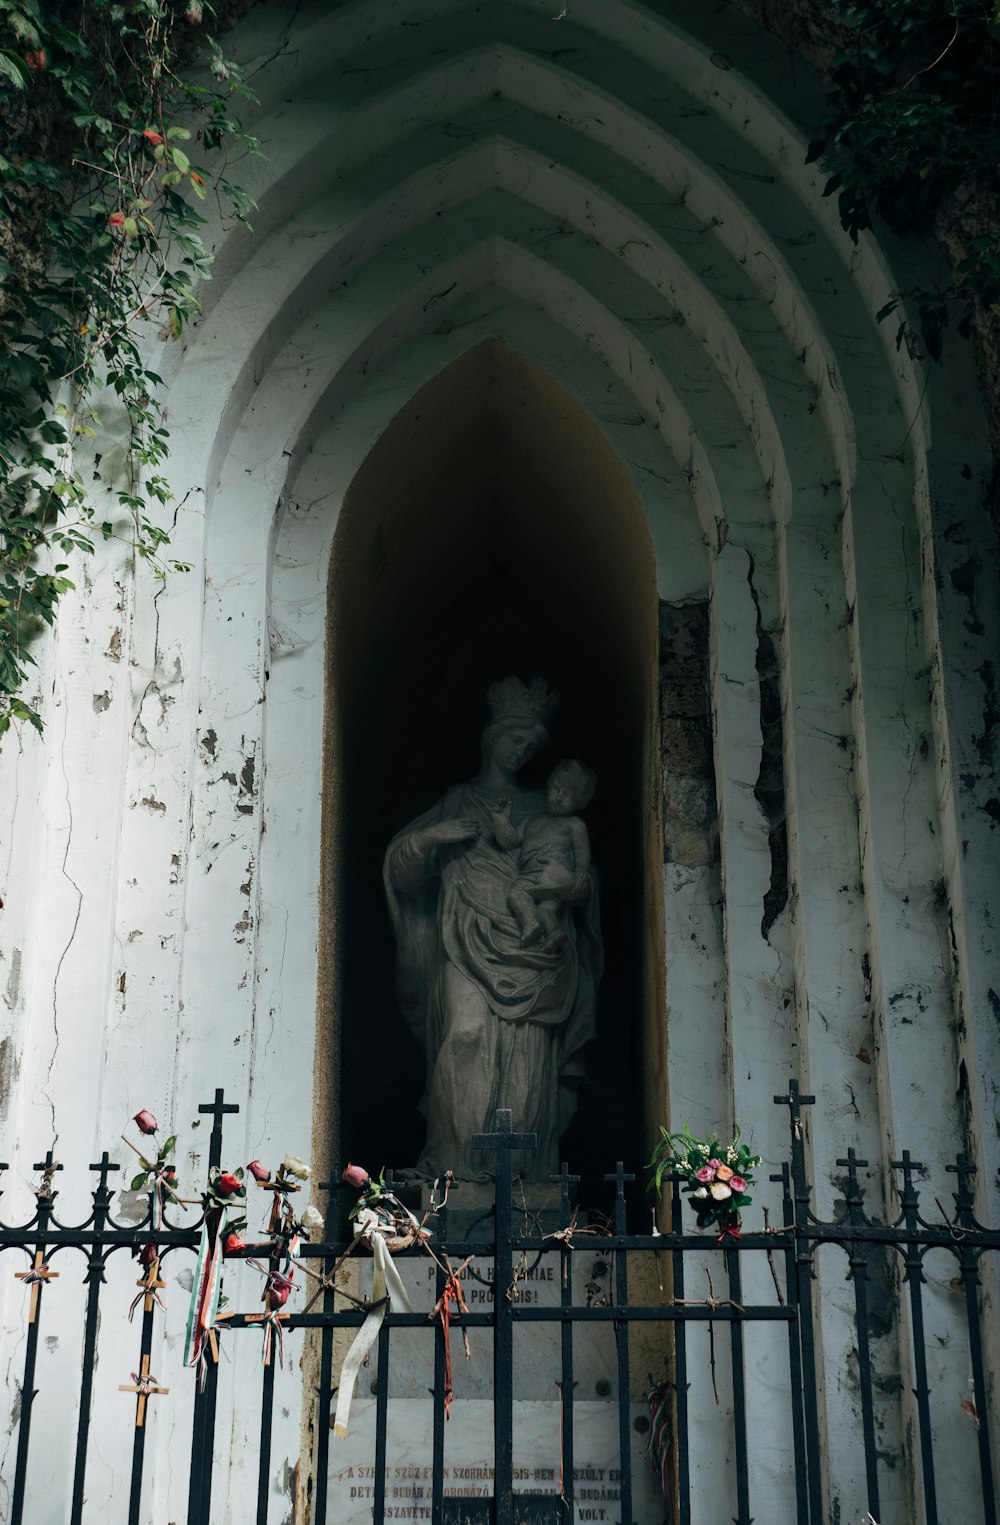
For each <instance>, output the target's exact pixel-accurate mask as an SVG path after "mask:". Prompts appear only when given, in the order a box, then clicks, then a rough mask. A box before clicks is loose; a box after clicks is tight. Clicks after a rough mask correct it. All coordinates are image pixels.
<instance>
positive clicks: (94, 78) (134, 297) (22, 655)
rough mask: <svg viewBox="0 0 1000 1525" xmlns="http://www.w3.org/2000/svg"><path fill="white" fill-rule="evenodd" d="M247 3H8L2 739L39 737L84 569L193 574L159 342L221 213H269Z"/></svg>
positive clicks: (2, 270)
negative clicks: (252, 121)
mask: <svg viewBox="0 0 1000 1525" xmlns="http://www.w3.org/2000/svg"><path fill="white" fill-rule="evenodd" d="M245 5H246V0H243V4H240V3H234V4H229V5H227V6H226V7H225V8H223V7H222V6H221V5H220V6H217V7H213V6H210V5H208V4H202V3H200V0H120V3H115V0H62V3H60V0H52V3H49V4H47V5H45V4H43V3H42V0H0V281H2V286H0V734H2V733H3V732H5V731H7V730H8V729H9V727H10V726H11V724H12V722H17V721H26V722H30V723H31V724H32V725H34V726H36V727H38V728H39V729H41V723H42V722H41V717H40V715H39V714H38V712H37V710H36V709H35V708H33V707H32V705H31V703H29V701H28V699H27V698H26V697H25V686H26V683H27V680H28V677H29V668H30V666H31V665H32V663H33V657H32V653H31V645H32V642H33V640H34V638H35V637H36V636H37V634H38V633H39V631H40V630H41V629H42V628H44V626H45V625H46V624H48V625H51V624H52V623H53V621H54V619H55V616H56V613H57V609H58V605H59V601H60V599H61V598H62V597H63V595H64V594H65V593H66V592H67V591H68V590H69V589H70V588H72V587H73V583H72V581H71V580H70V577H69V575H68V574H69V572H70V571H71V563H70V560H69V559H68V558H70V557H71V556H73V555H74V554H76V553H81V552H83V553H87V552H91V551H93V549H94V547H95V544H97V543H98V542H99V541H101V540H102V539H104V540H108V539H111V538H119V539H122V540H124V541H125V542H126V543H127V544H128V545H129V547H130V548H131V551H132V553H133V554H134V556H135V557H136V558H137V560H138V561H140V562H145V563H147V564H148V565H149V567H150V568H151V570H152V572H153V573H154V575H156V576H165V575H166V573H167V571H168V570H169V569H175V570H183V569H184V568H183V564H182V563H180V562H178V561H176V560H172V559H170V556H169V536H168V532H167V530H166V528H165V527H164V524H163V522H162V510H163V505H165V504H166V503H168V502H169V500H170V497H171V491H170V486H169V482H168V478H167V476H166V473H165V470H164V467H165V463H166V461H167V457H168V452H169V444H170V440H169V431H168V428H167V424H166V421H165V418H164V415H163V411H162V406H161V403H160V401H159V395H160V388H161V386H162V383H161V378H160V376H159V375H158V374H157V372H156V371H155V370H153V369H152V368H151V365H150V361H149V355H150V351H151V349H152V346H151V344H150V340H151V339H152V338H153V336H154V335H155V334H156V333H157V332H158V333H159V335H160V337H162V338H163V339H164V340H165V341H170V340H176V339H178V338H179V337H180V335H181V334H182V333H183V331H184V328H185V325H186V324H188V323H189V322H190V321H191V320H192V318H193V317H195V316H196V314H197V313H198V311H199V303H198V296H197V289H198V285H199V283H200V282H201V281H203V280H204V279H205V278H206V277H207V276H208V275H209V272H210V266H211V254H210V252H209V250H208V248H207V247H206V245H205V242H204V241H203V238H202V232H201V230H202V227H203V225H204V222H205V216H204V212H203V210H202V205H203V203H205V202H206V201H207V200H208V198H209V197H211V198H213V200H214V201H215V203H216V204H217V207H218V209H219V211H220V213H221V214H222V215H223V216H224V217H226V218H235V219H236V220H237V221H238V222H242V223H244V224H246V219H247V216H248V214H249V213H250V211H251V209H252V202H251V201H250V199H249V197H248V196H247V194H246V193H245V192H244V191H243V190H242V189H241V188H240V187H239V185H238V184H236V183H235V181H234V180H233V178H232V175H233V164H234V163H235V162H236V161H237V160H238V159H239V158H240V157H242V156H243V155H245V154H247V153H255V152H257V151H258V145H257V143H256V141H255V139H254V138H253V137H252V136H251V135H250V134H249V133H248V132H247V131H246V130H245V129H244V126H243V124H242V122H241V120H240V117H239V116H238V115H237V113H236V109H235V108H236V107H237V106H238V105H239V103H240V99H241V98H242V99H243V100H247V99H252V96H251V95H250V91H249V90H248V88H247V85H246V82H245V80H244V78H243V76H242V74H241V72H240V70H239V69H238V68H237V67H236V65H235V64H234V63H233V62H232V61H231V60H230V59H228V58H227V57H226V56H225V54H224V53H223V51H222V48H221V46H220V45H219V42H218V41H217V37H216V34H217V32H219V31H220V30H222V29H223V28H224V27H225V25H227V24H228V23H230V22H231V21H232V20H233V19H235V16H236V15H237V14H238V13H239V12H240V10H242V9H244V8H245ZM196 65H197V67H195V66H196ZM102 394H104V395H105V396H107V397H108V398H109V400H110V405H109V408H108V409H105V408H104V407H103V405H102ZM106 414H108V415H110V414H116V415H121V416H123V417H124V420H125V441H124V468H123V467H122V463H121V453H120V451H119V452H115V453H112V452H109V456H110V457H111V458H113V459H114V460H115V464H114V467H113V472H112V469H111V468H108V470H107V480H106V483H105V485H106V486H107V487H108V488H110V489H111V497H110V500H108V498H107V494H102V495H101V497H100V498H98V497H97V494H96V493H95V484H94V482H93V481H91V482H89V483H88V484H87V485H86V486H85V484H84V482H83V480H82V478H81V475H80V471H79V469H78V466H77V464H76V457H77V454H78V452H77V449H76V447H77V446H78V444H79V442H80V441H81V440H84V439H92V440H93V441H94V447H93V457H92V458H93V461H94V462H96V464H97V473H98V477H100V475H101V459H102V455H103V454H104V452H103V451H102V450H101V448H100V447H101V445H102V443H103V442H104V441H103V436H104V434H105V433H106V431H107V430H108V429H109V428H110V426H111V419H110V416H109V417H107V419H106V417H105V415H106ZM118 427H119V423H118V421H117V419H116V421H115V428H116V429H117V428H118ZM116 440H117V435H116ZM95 500H96V501H103V502H106V501H110V502H111V503H112V505H114V507H113V509H112V511H111V513H110V517H107V518H105V517H103V516H101V517H98V515H97V514H96V512H95V508H94V503H95Z"/></svg>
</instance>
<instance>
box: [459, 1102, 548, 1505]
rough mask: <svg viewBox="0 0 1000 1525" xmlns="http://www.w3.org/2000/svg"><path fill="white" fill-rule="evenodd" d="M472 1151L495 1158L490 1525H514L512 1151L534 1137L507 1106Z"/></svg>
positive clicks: (531, 1144) (532, 1143)
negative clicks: (520, 1128)
mask: <svg viewBox="0 0 1000 1525" xmlns="http://www.w3.org/2000/svg"><path fill="white" fill-rule="evenodd" d="M472 1147H473V1149H490V1150H493V1151H495V1153H496V1157H497V1202H496V1224H495V1227H496V1240H495V1243H494V1245H493V1449H494V1458H493V1468H494V1477H493V1491H494V1495H495V1497H494V1509H495V1516H494V1525H514V1438H513V1427H514V1305H513V1303H512V1302H511V1300H510V1298H509V1297H508V1296H507V1294H508V1292H509V1291H510V1288H511V1282H512V1280H513V1267H514V1247H513V1244H512V1239H513V1232H514V1231H513V1217H512V1212H511V1196H512V1193H513V1190H514V1176H513V1168H512V1167H513V1158H512V1152H513V1150H515V1149H536V1148H537V1147H538V1139H537V1137H536V1135H535V1134H534V1133H514V1132H513V1130H512V1127H511V1114H510V1111H509V1110H508V1109H507V1108H505V1107H499V1108H498V1109H497V1112H496V1121H495V1122H494V1131H493V1132H492V1133H475V1134H473V1137H472Z"/></svg>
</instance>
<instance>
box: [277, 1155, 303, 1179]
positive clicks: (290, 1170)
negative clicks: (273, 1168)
mask: <svg viewBox="0 0 1000 1525" xmlns="http://www.w3.org/2000/svg"><path fill="white" fill-rule="evenodd" d="M282 1164H283V1165H284V1169H285V1175H286V1176H295V1177H297V1179H298V1180H300V1181H308V1179H309V1166H308V1165H306V1164H305V1163H304V1162H303V1161H302V1160H300V1159H299V1157H298V1155H295V1154H286V1155H285V1158H284V1160H283V1161H282Z"/></svg>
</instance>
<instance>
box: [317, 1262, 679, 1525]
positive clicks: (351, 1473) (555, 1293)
mask: <svg viewBox="0 0 1000 1525" xmlns="http://www.w3.org/2000/svg"><path fill="white" fill-rule="evenodd" d="M651 1258H652V1257H650V1259H651ZM348 1264H349V1265H351V1273H350V1274H351V1280H352V1285H351V1287H350V1290H351V1291H352V1292H353V1294H354V1295H355V1296H370V1293H371V1287H370V1281H371V1265H370V1262H368V1263H365V1262H360V1261H355V1262H353V1263H351V1262H349V1263H348ZM396 1264H397V1266H398V1268H399V1270H400V1273H401V1275H402V1276H403V1279H404V1281H405V1283H406V1287H407V1291H408V1293H409V1296H410V1300H411V1302H412V1304H413V1307H414V1309H417V1310H419V1309H427V1310H428V1311H429V1310H430V1309H431V1308H433V1306H434V1302H435V1299H436V1296H437V1293H436V1287H435V1275H436V1268H435V1266H434V1264H433V1262H432V1261H431V1260H430V1258H429V1257H428V1258H426V1259H424V1258H423V1257H420V1258H412V1257H409V1258H406V1259H402V1258H400V1259H398V1260H397V1262H396ZM571 1266H572V1276H573V1300H574V1302H575V1303H577V1304H578V1305H580V1304H585V1303H587V1302H588V1301H594V1302H597V1303H607V1302H610V1300H611V1296H610V1294H611V1285H612V1270H611V1264H610V1259H609V1257H607V1256H606V1255H605V1254H602V1252H601V1249H600V1241H599V1240H595V1241H594V1249H590V1248H589V1247H587V1248H579V1249H577V1250H576V1251H575V1252H574V1254H573V1257H572V1261H571ZM345 1269H346V1268H345ZM493 1272H494V1268H493V1262H492V1260H491V1259H489V1258H486V1257H484V1258H482V1259H477V1260H476V1261H474V1262H473V1263H472V1265H471V1266H470V1267H469V1269H468V1270H467V1271H466V1272H465V1274H464V1275H463V1278H462V1287H463V1292H464V1295H465V1300H466V1303H467V1306H468V1308H469V1310H470V1312H473V1313H478V1312H483V1311H487V1310H488V1309H489V1308H490V1307H491V1306H492V1302H493V1296H494V1287H493ZM560 1275H561V1260H560V1256H559V1255H558V1254H554V1253H548V1254H544V1255H537V1254H529V1255H527V1256H526V1257H525V1258H524V1260H523V1261H522V1262H521V1263H520V1264H515V1274H514V1283H513V1288H514V1292H515V1294H516V1298H517V1300H518V1301H519V1302H521V1303H522V1304H524V1305H527V1306H541V1307H556V1306H558V1304H559V1302H560V1291H561V1289H560V1284H559V1277H560ZM647 1330H648V1326H647V1329H644V1330H641V1331H640V1330H638V1329H634V1330H633V1332H632V1334H631V1336H630V1352H631V1354H632V1358H633V1372H634V1377H633V1383H634V1385H633V1390H632V1393H631V1394H630V1398H631V1402H630V1404H629V1411H630V1415H631V1419H632V1421H633V1423H632V1424H630V1427H629V1436H630V1441H631V1467H632V1490H633V1518H634V1519H635V1520H642V1521H651V1520H658V1519H660V1518H661V1517H662V1511H663V1500H662V1497H661V1495H660V1492H659V1487H658V1485H657V1482H656V1479H655V1477H654V1474H653V1469H652V1467H651V1465H650V1461H649V1458H648V1457H647V1456H646V1455H645V1454H644V1453H645V1449H646V1442H647V1438H648V1424H647V1423H646V1422H645V1421H647V1420H648V1412H649V1411H648V1409H647V1406H646V1404H645V1402H644V1401H642V1397H641V1395H642V1393H643V1392H644V1391H645V1387H646V1385H648V1384H647V1383H646V1380H645V1371H646V1368H647V1367H650V1366H653V1365H654V1364H655V1365H656V1366H657V1367H659V1365H660V1364H661V1360H662V1352H655V1351H654V1350H653V1349H652V1347H651V1346H650V1345H649V1343H648V1341H649V1335H650V1334H652V1331H651V1330H649V1332H648V1333H647ZM468 1337H469V1348H470V1359H468V1360H467V1359H466V1357H465V1353H464V1343H463V1339H462V1334H461V1327H460V1324H459V1323H456V1324H453V1326H452V1330H451V1359H452V1383H453V1391H454V1397H453V1402H452V1407H451V1418H450V1420H449V1421H448V1423H447V1425H446V1426H445V1453H444V1476H443V1484H444V1497H445V1504H446V1509H445V1515H444V1518H445V1521H446V1522H447V1525H486V1522H487V1521H489V1520H490V1519H491V1513H490V1505H489V1501H490V1500H492V1498H493V1472H494V1469H493V1443H494V1435H493V1402H492V1394H493V1333H492V1330H491V1329H485V1328H471V1329H469V1331H468ZM654 1337H655V1338H659V1336H654ZM439 1338H440V1335H439V1333H438V1331H437V1329H436V1328H433V1327H429V1328H427V1329H412V1328H396V1329H393V1331H392V1334H391V1344H390V1356H389V1387H388V1413H387V1435H388V1444H387V1451H386V1473H385V1518H386V1519H387V1520H429V1519H430V1518H431V1491H432V1476H433V1474H432V1465H431V1463H432V1456H433V1430H434V1405H433V1401H432V1400H431V1396H430V1394H431V1392H432V1389H433V1383H434V1350H435V1343H436V1341H437V1340H438V1339H439ZM560 1341H561V1329H560V1325H559V1323H558V1322H557V1321H556V1320H553V1321H552V1322H551V1323H549V1322H534V1321H533V1322H530V1323H529V1322H524V1323H517V1324H515V1328H514V1404H513V1415H512V1434H513V1460H514V1492H515V1502H517V1500H518V1499H520V1500H522V1501H523V1502H522V1503H521V1504H520V1505H519V1506H518V1510H517V1511H516V1513H515V1519H516V1520H517V1521H518V1525H550V1522H551V1525H567V1522H566V1519H565V1516H564V1514H563V1512H562V1511H561V1510H560V1507H559V1502H558V1501H559V1498H560V1494H561V1491H562V1490H561V1485H560V1478H561V1475H562V1473H563V1459H562V1456H561V1434H562V1428H561V1418H560V1403H559V1385H558V1384H559V1381H560V1379H561V1375H562V1367H561V1344H560ZM340 1354H341V1356H342V1354H343V1348H342V1349H341V1351H340ZM640 1371H641V1372H642V1377H641V1378H639V1373H640ZM573 1375H574V1404H573V1421H574V1422H573V1436H574V1467H573V1495H574V1514H573V1520H574V1525H576V1522H582V1521H590V1520H594V1521H606V1522H608V1525H612V1522H615V1521H618V1520H620V1519H621V1510H620V1503H619V1497H620V1473H621V1456H620V1451H619V1427H618V1403H617V1360H616V1348H615V1336H614V1327H613V1325H612V1324H610V1323H607V1324H604V1323H601V1324H595V1323H589V1324H585V1325H578V1326H577V1327H576V1329H575V1331H574V1339H573ZM372 1379H373V1369H372V1370H369V1369H364V1370H362V1372H361V1377H360V1380H359V1383H358V1390H357V1397H356V1399H355V1401H354V1405H353V1407H352V1409H351V1416H350V1425H349V1434H348V1436H347V1437H346V1439H338V1438H331V1442H330V1470H329V1474H328V1514H327V1517H328V1518H329V1519H331V1520H336V1521H337V1522H338V1525H362V1522H364V1525H367V1522H369V1521H371V1519H372V1516H373V1497H374V1487H375V1467H374V1457H375V1419H376V1402H375V1398H374V1397H373V1396H372ZM637 1379H638V1380H637ZM637 1419H638V1420H641V1421H643V1423H642V1425H641V1428H640V1429H638V1430H637V1429H636V1428H635V1425H634V1421H635V1420H637Z"/></svg>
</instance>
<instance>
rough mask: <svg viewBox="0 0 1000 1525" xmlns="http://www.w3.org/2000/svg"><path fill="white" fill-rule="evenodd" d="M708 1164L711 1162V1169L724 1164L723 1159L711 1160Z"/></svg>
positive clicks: (716, 1168)
mask: <svg viewBox="0 0 1000 1525" xmlns="http://www.w3.org/2000/svg"><path fill="white" fill-rule="evenodd" d="M708 1164H709V1169H711V1170H718V1168H719V1166H720V1165H721V1164H722V1161H721V1160H709V1162H708Z"/></svg>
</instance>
